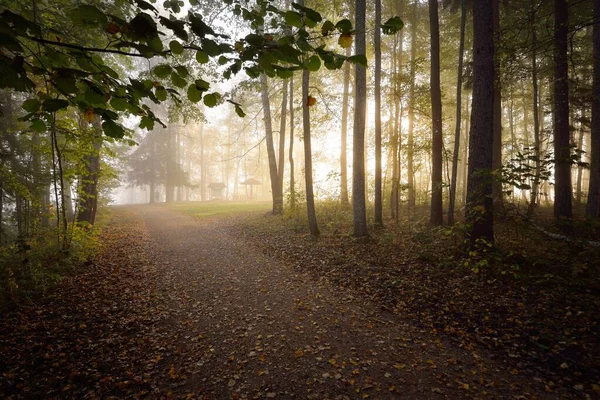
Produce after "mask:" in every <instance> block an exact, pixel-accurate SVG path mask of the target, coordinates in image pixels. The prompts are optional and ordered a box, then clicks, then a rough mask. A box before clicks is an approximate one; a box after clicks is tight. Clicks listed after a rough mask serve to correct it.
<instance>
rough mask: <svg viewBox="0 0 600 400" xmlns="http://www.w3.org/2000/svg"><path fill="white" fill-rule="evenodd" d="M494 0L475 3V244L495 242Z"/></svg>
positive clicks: (471, 229)
mask: <svg viewBox="0 0 600 400" xmlns="http://www.w3.org/2000/svg"><path fill="white" fill-rule="evenodd" d="M493 1H494V0H479V1H474V2H473V106H472V110H471V131H470V133H469V182H468V185H467V207H466V221H467V224H468V231H467V232H468V235H469V236H470V240H471V242H472V243H475V242H476V241H477V240H479V239H483V240H485V241H487V242H493V241H494V214H493V203H492V197H491V195H492V177H491V172H492V152H493V148H492V146H493V139H494V127H493V106H494V27H493V26H494V25H493V12H492V3H493Z"/></svg>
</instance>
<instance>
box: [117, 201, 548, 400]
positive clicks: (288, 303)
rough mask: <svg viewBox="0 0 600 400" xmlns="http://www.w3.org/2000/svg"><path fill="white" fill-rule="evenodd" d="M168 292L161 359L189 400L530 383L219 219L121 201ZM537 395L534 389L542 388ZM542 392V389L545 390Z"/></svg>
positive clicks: (457, 392)
mask: <svg viewBox="0 0 600 400" xmlns="http://www.w3.org/2000/svg"><path fill="white" fill-rule="evenodd" d="M115 212H116V217H117V219H118V216H119V213H121V212H127V213H131V214H132V215H133V216H134V218H136V219H140V220H142V221H143V224H144V226H145V229H146V233H147V241H148V242H147V246H146V249H147V252H148V256H149V258H150V259H151V260H152V262H153V263H154V264H155V265H156V266H158V271H159V276H160V278H159V280H160V285H161V286H162V287H163V288H166V290H165V291H166V292H167V293H168V296H167V297H168V299H167V303H168V308H167V311H166V321H165V322H166V325H165V326H166V327H167V329H170V331H171V332H172V333H173V337H172V340H174V341H175V342H176V345H175V346H174V350H173V351H172V352H170V353H169V355H168V356H167V357H165V359H164V360H163V362H164V363H165V365H166V366H167V367H168V366H170V368H165V369H168V375H169V377H168V378H167V379H172V380H174V381H175V382H176V383H175V384H173V385H172V386H173V392H172V393H174V394H175V395H177V396H178V395H181V396H185V395H186V394H187V396H189V397H190V398H198V397H199V398H207V399H228V398H299V399H310V398H313V399H355V398H376V399H397V398H413V399H425V398H450V399H457V398H471V397H475V398H481V397H489V398H518V397H519V396H522V395H525V396H526V397H527V398H530V397H529V394H530V393H532V392H534V393H538V397H536V396H533V397H534V398H539V393H540V388H535V387H533V386H532V387H528V386H529V384H531V385H535V382H527V381H523V379H522V378H521V377H518V376H515V375H513V374H511V373H510V372H509V371H506V368H505V367H504V366H503V365H501V364H499V363H498V362H497V361H495V360H493V359H490V357H489V356H488V355H486V354H483V353H482V352H481V351H479V350H477V351H475V350H472V349H464V348H459V347H456V345H455V344H453V343H450V342H449V341H447V340H445V339H444V337H443V335H439V336H438V335H437V333H436V332H431V330H429V329H425V328H423V327H419V326H415V325H413V324H412V323H411V322H410V319H409V318H403V317H402V316H397V315H394V314H392V313H390V312H387V311H385V310H382V309H380V308H378V307H377V306H376V305H375V304H373V303H371V302H369V301H368V300H365V299H364V298H362V297H360V296H359V295H357V294H355V293H352V292H349V291H346V290H341V289H339V288H336V287H332V286H330V285H329V284H326V283H320V282H316V281H315V280H313V279H311V278H310V277H308V276H305V275H302V274H298V273H297V272H295V271H294V270H292V268H290V267H288V266H286V265H282V264H281V263H280V262H278V261H276V260H274V259H270V258H268V257H266V256H265V255H264V254H263V253H262V252H261V251H260V250H258V249H257V248H256V247H254V246H253V245H252V244H249V243H247V242H246V241H244V239H243V238H240V237H239V235H236V231H235V229H233V228H232V221H231V219H228V218H223V217H212V218H207V219H198V218H195V217H192V216H188V215H184V214H181V213H177V212H174V211H172V210H169V209H168V208H167V207H164V206H140V207H123V208H117V209H116V210H115ZM542 393H543V392H542ZM542 397H543V396H542Z"/></svg>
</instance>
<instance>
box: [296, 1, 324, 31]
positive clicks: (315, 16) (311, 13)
mask: <svg viewBox="0 0 600 400" xmlns="http://www.w3.org/2000/svg"><path fill="white" fill-rule="evenodd" d="M292 7H294V8H295V9H296V10H299V11H301V12H303V13H304V14H305V15H306V17H307V18H308V19H309V20H310V21H312V22H313V24H312V25H311V24H310V23H309V22H308V21H307V25H308V26H310V27H311V28H314V27H315V25H316V24H317V23H318V22H321V21H322V20H323V17H321V14H319V13H318V12H316V11H315V10H313V9H312V8H308V7H304V6H301V5H299V4H298V3H292Z"/></svg>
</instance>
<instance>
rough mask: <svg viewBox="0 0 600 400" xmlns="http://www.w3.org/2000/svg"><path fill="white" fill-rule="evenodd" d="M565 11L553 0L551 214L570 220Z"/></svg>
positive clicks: (564, 3)
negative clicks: (552, 193)
mask: <svg viewBox="0 0 600 400" xmlns="http://www.w3.org/2000/svg"><path fill="white" fill-rule="evenodd" d="M568 13H569V7H568V4H567V0H555V1H554V159H555V167H554V177H555V185H554V190H555V196H554V216H555V217H556V218H558V219H565V218H566V219H570V218H571V217H572V216H573V205H572V196H573V194H572V192H573V189H572V187H571V159H570V147H569V146H570V144H571V142H570V135H569V82H568V64H567V32H568V20H569V16H568ZM567 225H568V224H567Z"/></svg>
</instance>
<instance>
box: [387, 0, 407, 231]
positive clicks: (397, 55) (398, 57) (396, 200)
mask: <svg viewBox="0 0 600 400" xmlns="http://www.w3.org/2000/svg"><path fill="white" fill-rule="evenodd" d="M403 8H404V7H403V1H402V0H398V1H397V2H396V15H402V12H403ZM403 41H404V29H401V30H400V32H399V34H398V36H397V43H398V50H396V42H395V43H394V54H393V55H392V57H393V59H392V62H393V66H394V67H393V90H394V92H393V94H394V123H393V125H392V134H391V139H390V151H391V154H392V191H391V196H390V209H391V214H392V218H393V219H394V220H396V221H398V219H399V218H400V179H401V164H402V163H401V159H402V156H401V154H402V153H401V151H400V149H401V148H402V146H401V143H402V136H401V135H402V99H401V95H400V90H399V86H400V85H399V80H400V71H401V70H402V56H403V50H404V49H403Z"/></svg>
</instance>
